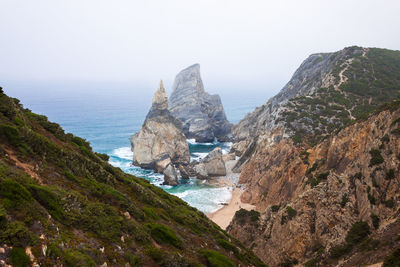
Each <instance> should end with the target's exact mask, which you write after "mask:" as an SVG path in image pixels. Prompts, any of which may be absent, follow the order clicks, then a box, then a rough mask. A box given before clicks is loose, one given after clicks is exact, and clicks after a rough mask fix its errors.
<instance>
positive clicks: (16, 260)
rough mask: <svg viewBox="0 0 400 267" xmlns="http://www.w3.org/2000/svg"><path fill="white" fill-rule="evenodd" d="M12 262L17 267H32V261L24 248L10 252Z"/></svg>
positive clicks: (15, 248)
mask: <svg viewBox="0 0 400 267" xmlns="http://www.w3.org/2000/svg"><path fill="white" fill-rule="evenodd" d="M10 261H11V263H12V264H13V266H15V267H27V266H31V260H30V259H29V256H28V255H26V253H25V249H24V248H19V247H14V248H12V249H11V251H10Z"/></svg>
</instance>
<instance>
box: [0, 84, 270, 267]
mask: <svg viewBox="0 0 400 267" xmlns="http://www.w3.org/2000/svg"><path fill="white" fill-rule="evenodd" d="M156 102H157V103H160V102H159V101H156ZM161 102H162V101H161ZM107 161H108V156H107V155H104V154H99V153H96V152H94V151H93V150H92V148H91V147H90V144H89V143H88V142H86V141H85V140H84V139H82V138H79V137H77V136H74V135H72V134H66V133H64V130H63V129H62V128H61V127H60V126H59V125H58V124H56V123H53V122H49V121H48V120H47V118H46V117H45V116H41V115H37V114H35V113H32V112H31V111H30V110H28V109H24V108H23V107H22V105H21V104H20V103H19V101H18V100H17V99H13V98H9V97H8V96H6V95H5V94H4V93H3V91H2V89H1V88H0V265H1V266H10V265H12V266H71V267H72V266H74V267H75V266H103V267H104V266H211V265H214V266H215V265H217V266H265V265H264V264H263V263H262V262H261V261H260V260H259V259H258V258H257V257H256V256H254V254H253V253H252V252H251V251H250V250H248V249H247V248H245V247H244V246H243V245H242V244H241V243H240V242H238V241H237V240H235V239H233V238H232V237H231V236H229V235H228V234H227V233H226V232H225V231H222V230H221V229H220V228H219V227H218V226H216V225H215V224H214V223H212V222H211V221H210V220H208V219H207V217H206V216H205V215H204V214H203V213H201V212H199V211H197V210H196V209H194V208H192V207H189V206H188V205H187V204H186V203H185V202H184V201H182V200H180V199H179V198H177V197H175V196H172V195H169V194H168V193H166V192H165V191H163V190H162V189H160V188H157V187H155V186H153V185H151V184H149V183H148V182H146V180H144V179H140V178H137V177H135V176H132V175H129V174H126V173H124V172H122V171H121V170H120V169H119V168H114V167H112V166H111V165H110V164H108V162H107Z"/></svg>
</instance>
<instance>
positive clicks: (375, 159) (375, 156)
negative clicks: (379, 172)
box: [369, 149, 384, 166]
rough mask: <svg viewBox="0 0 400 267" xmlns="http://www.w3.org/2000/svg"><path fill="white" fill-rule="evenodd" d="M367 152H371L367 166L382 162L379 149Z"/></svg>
mask: <svg viewBox="0 0 400 267" xmlns="http://www.w3.org/2000/svg"><path fill="white" fill-rule="evenodd" d="M369 154H371V160H370V162H369V166H374V165H380V164H382V163H383V162H384V159H383V157H382V155H381V151H379V150H378V149H371V151H369Z"/></svg>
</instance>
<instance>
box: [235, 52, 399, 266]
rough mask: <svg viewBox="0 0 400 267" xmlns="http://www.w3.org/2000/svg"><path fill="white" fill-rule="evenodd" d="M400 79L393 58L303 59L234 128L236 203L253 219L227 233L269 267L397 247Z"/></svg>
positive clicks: (238, 219)
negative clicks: (250, 208)
mask: <svg viewBox="0 0 400 267" xmlns="http://www.w3.org/2000/svg"><path fill="white" fill-rule="evenodd" d="M399 73H400V52H399V51H390V50H385V49H374V48H359V47H350V48H346V49H344V50H342V51H339V52H337V53H330V54H316V55H312V56H310V58H308V59H307V60H306V61H305V62H304V63H303V64H302V65H301V67H300V68H299V69H298V70H297V71H296V73H295V74H294V76H293V78H292V80H291V81H290V82H289V83H288V85H286V86H285V87H284V89H283V90H282V91H281V93H279V94H278V95H277V96H276V97H274V98H272V99H271V100H269V101H268V102H267V103H266V104H265V105H264V106H262V107H261V108H258V109H257V110H256V111H255V112H253V113H251V114H249V115H247V116H246V118H245V119H244V120H242V122H240V123H239V125H237V126H236V128H235V131H236V134H237V136H236V137H237V140H236V143H235V144H234V149H236V152H237V153H238V154H241V155H242V157H241V159H240V160H239V164H238V166H236V169H237V170H241V176H240V180H239V183H241V184H245V185H246V191H245V193H244V194H243V195H242V201H244V202H249V203H251V204H254V205H256V207H257V211H258V212H259V213H255V212H253V213H254V214H253V216H250V214H247V213H246V212H245V211H243V210H242V211H240V212H238V213H237V214H236V216H235V218H234V220H233V222H232V223H231V225H230V227H229V228H228V232H229V233H231V234H232V235H234V236H236V237H237V238H238V239H239V240H241V241H242V242H244V243H245V244H247V245H248V246H250V247H251V248H252V249H253V251H254V252H255V253H256V255H258V256H259V257H261V258H262V259H264V260H265V261H266V262H267V263H268V264H271V265H272V266H277V265H279V264H283V265H284V266H291V265H294V264H295V263H296V262H300V263H302V264H306V263H307V264H306V266H331V265H340V266H354V265H360V264H369V263H376V262H377V261H383V260H384V259H385V257H386V256H387V255H388V254H390V253H391V251H393V250H394V249H395V248H396V247H398V246H399V241H400V239H399V232H400V220H399V214H400V209H399V201H400V199H399V196H400V175H399V168H400V166H399V161H400V139H399V137H400V134H399V133H400V128H399V127H400V124H399V122H400V103H399V101H398V100H396V101H393V100H395V99H397V98H399V95H400V76H399ZM384 103H389V104H386V105H385V104H384ZM382 104H383V105H384V106H382ZM246 119H247V121H246ZM354 235H355V236H356V237H354ZM353 237H354V238H353ZM393 255H395V254H393ZM393 255H392V256H393ZM397 257H398V256H397ZM394 260H395V256H393V258H392V261H394ZM397 260H398V259H397ZM388 266H397V265H388Z"/></svg>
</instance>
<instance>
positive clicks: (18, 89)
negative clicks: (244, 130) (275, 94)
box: [1, 83, 266, 212]
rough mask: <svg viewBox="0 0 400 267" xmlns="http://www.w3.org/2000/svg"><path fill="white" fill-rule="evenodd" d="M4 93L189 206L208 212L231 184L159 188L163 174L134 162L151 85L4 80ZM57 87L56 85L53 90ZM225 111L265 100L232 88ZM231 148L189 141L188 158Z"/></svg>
mask: <svg viewBox="0 0 400 267" xmlns="http://www.w3.org/2000/svg"><path fill="white" fill-rule="evenodd" d="M1 86H3V88H4V91H5V92H6V93H7V94H8V95H10V96H12V97H16V98H19V99H20V100H21V102H22V103H23V104H24V106H25V107H26V108H29V109H31V110H32V111H34V112H36V113H39V114H44V115H46V116H48V117H49V119H50V120H51V121H55V122H57V123H59V124H60V125H61V126H62V127H63V128H64V129H65V130H66V131H67V132H71V133H73V134H75V135H78V136H81V137H83V138H85V139H87V140H88V141H89V142H90V143H91V145H92V147H93V149H94V150H95V151H97V152H101V153H106V154H108V155H109V156H110V163H111V164H112V165H114V166H116V167H120V168H121V169H122V170H123V171H125V172H127V173H130V174H134V175H136V176H138V177H143V178H146V179H148V180H149V181H150V182H151V183H153V184H155V185H157V186H160V187H162V188H163V189H164V190H166V191H167V192H169V193H171V194H174V195H176V196H178V197H180V198H182V199H183V200H185V201H186V202H188V203H189V204H190V205H191V206H193V207H196V208H198V209H199V210H201V211H203V212H212V211H215V210H217V209H218V208H220V207H221V203H225V202H227V201H229V199H230V197H231V190H232V188H227V187H222V188H217V187H212V186H210V185H207V184H205V183H204V181H201V180H197V179H191V180H188V181H181V182H182V184H180V185H178V186H175V187H171V186H163V185H161V183H162V182H163V176H162V175H160V174H157V173H154V172H153V171H149V170H144V169H141V168H139V167H136V166H133V165H132V164H131V162H132V155H133V154H132V152H131V150H130V142H129V137H130V136H131V135H132V134H133V133H135V132H137V131H139V130H140V127H141V125H142V123H143V121H144V118H145V116H146V114H147V112H148V110H149V108H150V105H151V100H152V94H153V92H154V88H147V87H146V86H140V90H139V89H137V88H133V86H131V85H123V84H87V83H86V84H82V83H79V84H66V83H59V84H43V83H42V84H32V83H29V84H22V83H6V84H4V83H3V84H2V85H1ZM55 88H56V89H55ZM138 91H139V92H140V94H137V93H135V92H138ZM220 95H221V98H222V102H223V104H224V108H225V112H226V114H227V117H228V119H229V120H230V121H231V122H232V123H237V122H238V121H239V120H240V119H242V118H243V117H244V115H245V114H246V113H248V112H250V111H252V110H254V108H255V107H257V106H259V105H261V104H263V103H264V102H265V101H266V97H265V96H262V93H261V94H256V93H254V94H251V95H250V94H247V93H246V94H245V93H243V92H242V93H241V91H239V90H238V91H237V92H235V91H234V90H233V91H230V92H229V93H225V94H224V93H222V94H220ZM217 146H219V147H221V148H222V150H223V151H225V153H227V152H228V151H229V148H230V144H229V143H208V144H196V143H195V142H193V141H191V140H189V148H190V152H191V157H192V159H199V158H202V157H204V156H205V155H206V154H207V153H208V152H209V151H211V150H212V149H213V148H215V147H217Z"/></svg>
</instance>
